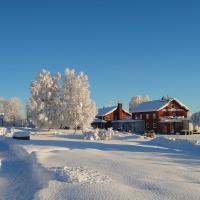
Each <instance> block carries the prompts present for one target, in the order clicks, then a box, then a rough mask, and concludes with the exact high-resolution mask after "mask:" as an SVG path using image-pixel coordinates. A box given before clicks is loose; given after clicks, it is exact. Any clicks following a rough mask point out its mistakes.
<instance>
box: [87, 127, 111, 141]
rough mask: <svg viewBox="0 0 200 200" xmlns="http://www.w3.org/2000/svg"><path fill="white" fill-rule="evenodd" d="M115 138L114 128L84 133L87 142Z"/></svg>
mask: <svg viewBox="0 0 200 200" xmlns="http://www.w3.org/2000/svg"><path fill="white" fill-rule="evenodd" d="M113 136H114V131H113V129H112V128H108V130H105V129H91V130H88V131H86V132H85V133H84V139H85V140H110V139H112V137H113Z"/></svg>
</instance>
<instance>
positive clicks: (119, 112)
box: [92, 103, 131, 128]
mask: <svg viewBox="0 0 200 200" xmlns="http://www.w3.org/2000/svg"><path fill="white" fill-rule="evenodd" d="M127 118H131V113H129V112H128V111H126V110H125V109H123V106H122V103H118V105H117V106H112V107H103V108H100V109H99V110H98V114H97V116H96V119H95V120H94V122H93V123H92V126H93V127H99V128H107V127H111V126H112V121H114V120H122V119H127Z"/></svg>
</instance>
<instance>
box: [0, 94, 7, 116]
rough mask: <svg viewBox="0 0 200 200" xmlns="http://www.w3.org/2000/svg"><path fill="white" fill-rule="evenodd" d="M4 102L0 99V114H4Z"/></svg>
mask: <svg viewBox="0 0 200 200" xmlns="http://www.w3.org/2000/svg"><path fill="white" fill-rule="evenodd" d="M5 105H6V100H5V99H4V98H3V97H0V113H5Z"/></svg>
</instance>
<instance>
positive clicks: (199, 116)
mask: <svg viewBox="0 0 200 200" xmlns="http://www.w3.org/2000/svg"><path fill="white" fill-rule="evenodd" d="M191 120H192V123H193V124H194V125H195V126H200V112H197V113H194V114H193V115H192V116H191Z"/></svg>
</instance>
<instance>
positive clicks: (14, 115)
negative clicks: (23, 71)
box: [4, 97, 23, 126]
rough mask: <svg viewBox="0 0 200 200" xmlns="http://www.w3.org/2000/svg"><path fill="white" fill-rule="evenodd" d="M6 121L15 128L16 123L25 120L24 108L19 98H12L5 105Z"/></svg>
mask: <svg viewBox="0 0 200 200" xmlns="http://www.w3.org/2000/svg"><path fill="white" fill-rule="evenodd" d="M4 114H5V115H4V116H5V121H7V122H12V123H13V125H14V126H15V123H16V121H19V120H22V119H23V106H22V103H21V101H20V99H19V98H17V97H12V98H11V99H9V100H8V101H5V103H4Z"/></svg>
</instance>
